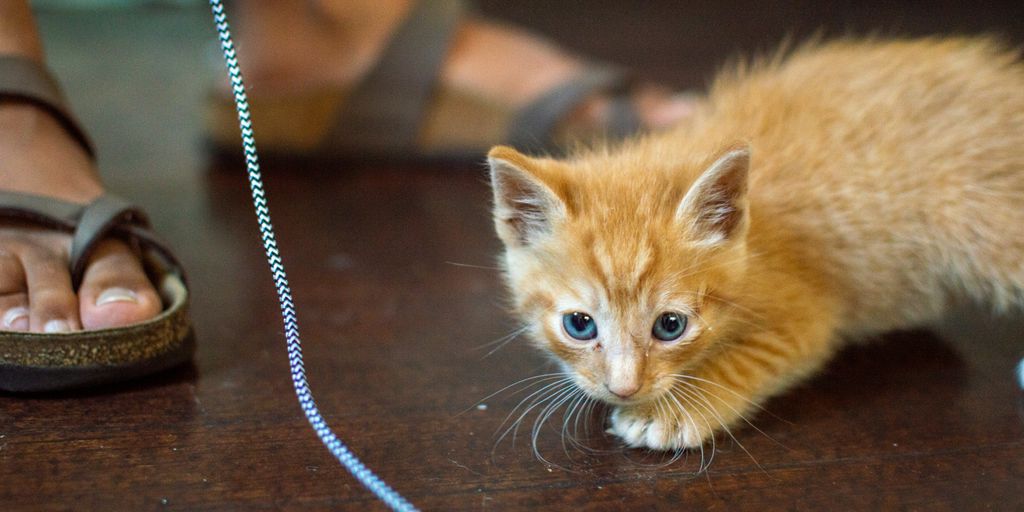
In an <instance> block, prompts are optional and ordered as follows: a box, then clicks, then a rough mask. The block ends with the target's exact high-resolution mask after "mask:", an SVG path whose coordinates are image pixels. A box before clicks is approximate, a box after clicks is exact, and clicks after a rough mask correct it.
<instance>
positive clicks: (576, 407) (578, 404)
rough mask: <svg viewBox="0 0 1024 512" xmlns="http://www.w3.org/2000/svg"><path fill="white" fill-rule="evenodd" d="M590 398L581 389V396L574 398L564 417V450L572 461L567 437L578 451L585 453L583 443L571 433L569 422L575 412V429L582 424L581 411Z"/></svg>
mask: <svg viewBox="0 0 1024 512" xmlns="http://www.w3.org/2000/svg"><path fill="white" fill-rule="evenodd" d="M589 400H590V397H589V396H587V393H585V392H583V391H582V390H581V392H580V396H579V397H578V398H577V399H575V400H573V401H572V403H570V404H569V410H568V412H567V413H566V415H565V416H564V417H563V421H562V451H563V452H565V457H567V458H568V459H569V460H570V461H571V460H572V456H570V455H569V453H568V447H567V446H566V445H565V439H566V437H567V438H568V442H569V444H571V445H572V447H574V449H575V450H577V451H578V452H581V453H584V451H583V450H581V449H580V445H581V444H580V441H579V440H577V438H575V437H574V432H573V433H571V434H570V433H569V422H571V421H572V415H573V414H574V415H575V422H574V425H573V430H574V429H575V427H578V426H579V425H580V416H581V415H580V413H582V412H583V409H584V408H585V407H586V404H587V402H588V401H589Z"/></svg>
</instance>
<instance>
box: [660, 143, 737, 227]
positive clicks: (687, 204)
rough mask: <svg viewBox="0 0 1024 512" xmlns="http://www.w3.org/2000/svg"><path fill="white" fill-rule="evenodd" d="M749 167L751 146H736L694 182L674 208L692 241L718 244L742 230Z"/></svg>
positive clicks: (677, 217)
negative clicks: (677, 206)
mask: <svg viewBox="0 0 1024 512" xmlns="http://www.w3.org/2000/svg"><path fill="white" fill-rule="evenodd" d="M749 169H750V149H749V148H748V147H746V146H735V147H732V148H730V149H729V150H727V151H726V152H725V154H723V155H722V156H721V157H719V158H718V160H715V163H713V164H711V166H710V167H708V168H707V170H705V171H704V173H703V174H701V175H700V177H699V178H697V181H696V182H694V183H693V185H692V186H691V187H690V190H689V192H687V193H686V196H685V197H683V200H682V201H681V202H680V203H679V208H678V209H677V210H676V219H677V220H678V221H679V222H680V223H682V224H683V226H685V227H686V230H687V234H688V235H689V237H690V239H691V240H692V241H694V242H695V243H698V244H700V245H718V244H720V243H723V242H726V241H729V240H734V239H737V238H740V237H742V236H743V235H744V234H745V232H746V227H747V217H748V213H747V172H748V171H749Z"/></svg>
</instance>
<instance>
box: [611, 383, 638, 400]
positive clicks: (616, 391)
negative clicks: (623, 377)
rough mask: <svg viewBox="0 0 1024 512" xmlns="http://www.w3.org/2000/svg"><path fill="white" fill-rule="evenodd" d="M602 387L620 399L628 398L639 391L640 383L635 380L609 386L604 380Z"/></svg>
mask: <svg viewBox="0 0 1024 512" xmlns="http://www.w3.org/2000/svg"><path fill="white" fill-rule="evenodd" d="M604 387H605V389H607V390H608V392H610V393H611V394H613V395H615V396H617V397H619V398H622V399H626V398H629V397H631V396H633V395H635V394H636V392H637V391H640V384H639V383H635V382H634V383H629V384H618V385H615V386H610V385H609V384H608V383H607V382H605V383H604Z"/></svg>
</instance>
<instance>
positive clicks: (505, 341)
mask: <svg viewBox="0 0 1024 512" xmlns="http://www.w3.org/2000/svg"><path fill="white" fill-rule="evenodd" d="M528 330H530V325H529V324H527V325H524V326H522V327H519V328H517V329H515V330H514V331H512V332H510V333H508V334H506V335H504V336H502V337H500V338H498V339H496V340H493V341H489V342H487V343H484V344H483V345H480V346H477V347H475V348H474V350H483V349H485V348H488V347H490V346H493V345H497V346H495V347H494V348H492V349H491V350H490V351H488V352H487V353H486V354H484V356H483V357H481V358H480V359H487V358H488V357H490V356H491V354H494V353H495V352H497V351H498V350H501V348H502V347H504V346H505V345H507V344H508V343H509V342H511V341H512V340H514V339H516V338H518V337H519V336H520V335H522V334H523V333H524V332H526V331H528Z"/></svg>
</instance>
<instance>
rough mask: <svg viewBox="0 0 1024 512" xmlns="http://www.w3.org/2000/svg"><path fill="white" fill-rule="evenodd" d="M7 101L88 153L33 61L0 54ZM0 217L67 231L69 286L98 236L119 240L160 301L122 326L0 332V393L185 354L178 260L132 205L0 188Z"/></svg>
mask: <svg viewBox="0 0 1024 512" xmlns="http://www.w3.org/2000/svg"><path fill="white" fill-rule="evenodd" d="M11 99H13V100H15V101H25V102H31V103H34V104H36V105H38V106H40V107H41V108H44V109H46V110H47V111H49V112H50V113H51V114H52V115H53V116H54V117H55V118H56V119H57V120H59V121H60V123H61V124H62V125H63V126H64V127H65V128H66V129H67V130H68V132H69V133H70V134H71V135H72V136H73V137H74V138H75V139H76V140H77V141H78V142H79V143H80V144H81V145H82V147H83V148H85V150H86V151H87V152H88V153H89V155H90V156H92V155H93V154H94V152H93V149H92V146H91V145H90V143H89V140H88V138H87V137H86V135H85V133H84V132H83V131H82V130H81V128H79V125H78V123H77V122H76V121H75V119H74V117H72V115H71V113H70V111H69V110H68V109H67V107H66V106H65V102H64V100H63V96H62V94H61V92H60V89H59V88H58V86H57V83H56V81H54V80H53V78H52V77H51V75H50V74H49V73H47V72H46V70H45V69H44V68H42V67H41V66H40V65H39V64H38V63H36V62H34V61H30V60H27V59H23V58H20V57H9V56H8V57H0V101H6V100H11ZM0 218H4V219H13V220H17V221H21V222H26V223H31V224H35V225H39V226H42V227H46V228H48V229H55V230H60V231H65V232H67V233H71V234H73V236H72V242H71V252H70V272H71V279H72V284H73V285H74V287H75V289H76V290H77V289H78V286H79V284H80V283H81V280H82V275H83V274H84V273H85V266H86V263H87V262H88V261H89V256H90V255H91V253H92V251H93V249H94V248H95V247H96V244H97V243H98V242H99V241H101V240H103V239H105V238H108V237H116V238H120V239H123V240H125V241H127V242H128V243H129V244H130V245H131V246H133V247H135V248H136V249H137V250H138V252H139V254H140V255H141V257H142V262H143V265H144V267H145V269H146V272H147V274H148V275H149V277H150V279H151V280H152V282H153V283H154V284H155V285H156V288H157V292H158V293H159V294H160V297H161V299H162V300H163V306H164V308H163V311H162V312H161V313H160V314H158V315H157V316H156V317H155V318H152V319H150V320H147V321H145V322H141V323H138V324H133V325H129V326H125V327H118V328H112V329H100V330H90V331H75V332H68V333H47V334H43V333H30V332H10V331H4V332H0V390H3V391H13V392H36V391H53V390H59V389H67V388H73V387H83V386H91V385H96V384H103V383H111V382H116V381H122V380H126V379H131V378H135V377H139V376H142V375H146V374H150V373H154V372H157V371H160V370H163V369H166V368H169V367H172V366H175V365H178V364H181V363H183V362H185V361H187V360H189V359H190V358H191V356H192V353H193V352H194V346H195V342H194V336H193V331H192V327H191V322H190V319H189V315H188V289H187V288H186V286H185V278H184V274H183V272H182V269H181V265H180V264H179V263H178V261H177V259H176V258H175V257H174V255H173V254H172V253H171V251H170V250H169V249H168V248H167V246H166V245H165V244H163V243H162V242H160V241H159V240H158V239H157V238H156V236H155V235H153V233H152V232H151V231H150V230H149V222H148V220H147V219H146V215H145V214H144V213H143V212H142V211H141V210H140V209H138V208H136V207H134V206H132V205H130V204H129V203H128V202H126V201H124V200H123V199H119V198H117V197H115V196H113V195H110V194H107V195H104V196H101V197H100V198H98V199H96V200H95V201H93V202H92V203H90V204H88V205H79V204H73V203H68V202H65V201H61V200H58V199H54V198H49V197H42V196H35V195H29V194H18V193H12V192H0Z"/></svg>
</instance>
